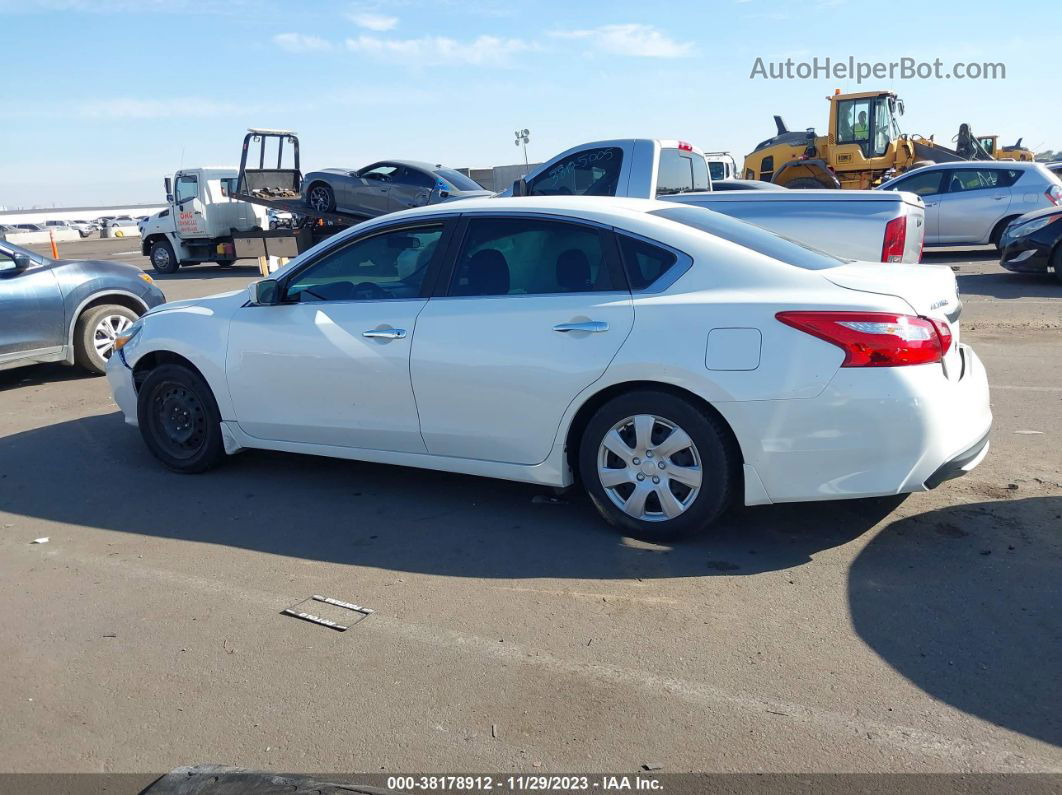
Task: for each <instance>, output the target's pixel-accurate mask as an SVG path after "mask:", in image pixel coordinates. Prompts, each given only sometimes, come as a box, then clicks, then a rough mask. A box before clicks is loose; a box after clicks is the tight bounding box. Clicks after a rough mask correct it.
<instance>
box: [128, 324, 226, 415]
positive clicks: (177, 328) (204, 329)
mask: <svg viewBox="0 0 1062 795" xmlns="http://www.w3.org/2000/svg"><path fill="white" fill-rule="evenodd" d="M189 316H195V322H194V323H189V322H188V320H189ZM230 317H231V312H226V313H217V312H215V311H214V310H213V308H211V307H207V306H202V305H196V304H192V305H190V306H182V307H178V308H173V309H169V308H165V309H164V310H163V311H157V312H153V313H151V314H150V315H148V317H147V320H146V322H145V326H144V332H143V333H142V334H141V335H139V336H140V339H134V342H133V343H132V344H130V345H127V346H126V347H125V348H124V349H123V353H124V354H125V361H126V364H127V365H128V366H129V367H130V369H133V370H135V369H136V366H137V364H138V363H139V362H140V361H141V360H142V359H144V357H145V356H148V355H149V354H152V353H167V354H176V355H178V356H180V357H181V358H183V359H187V360H188V361H189V362H191V364H192V365H193V366H194V367H195V368H196V369H197V370H198V371H199V373H200V375H202V376H203V379H204V380H205V381H206V382H207V384H208V385H209V386H210V389H211V391H212V392H213V393H214V399H215V400H216V401H217V404H218V411H219V412H220V414H221V419H223V420H234V419H235V414H234V412H233V409H232V401H231V400H230V398H229V389H228V381H227V380H226V376H225V355H226V352H227V350H228V328H229V318H230Z"/></svg>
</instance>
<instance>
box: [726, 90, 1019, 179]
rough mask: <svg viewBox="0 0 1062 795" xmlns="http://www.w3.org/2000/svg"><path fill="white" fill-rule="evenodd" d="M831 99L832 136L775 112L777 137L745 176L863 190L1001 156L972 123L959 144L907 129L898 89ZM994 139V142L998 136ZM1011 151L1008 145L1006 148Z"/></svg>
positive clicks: (759, 150) (748, 160)
mask: <svg viewBox="0 0 1062 795" xmlns="http://www.w3.org/2000/svg"><path fill="white" fill-rule="evenodd" d="M827 99H828V100H829V102H830V126H829V133H828V134H827V135H816V133H815V129H814V128H808V129H807V130H805V131H802V132H801V131H798V130H789V129H788V128H787V127H786V125H785V122H784V121H782V117H781V116H775V117H774V123H775V125H776V126H777V128H778V133H777V135H775V136H773V137H772V138H768V139H767V140H766V141H762V142H761V143H760V144H759V145H757V146H756V148H755V149H754V150H753V151H752V152H751V153H750V154H748V155H746V156H745V163H744V165H743V167H742V177H743V178H744V179H756V180H761V181H763V182H773V183H775V184H778V185H783V186H785V187H788V188H848V189H857V190H858V189H866V188H873V187H874V186H876V185H880V184H881V183H882V182H884V181H885V180H887V179H890V178H892V177H894V176H896V175H897V174H900V173H902V172H904V171H908V170H910V169H912V168H918V167H919V166H924V165H928V164H930V163H945V162H949V161H956V160H993V159H995V158H994V157H993V154H992V153H991V152H990V151H988V149H987V148H986V147H985V145H984V144H983V143H982V139H979V138H977V137H976V136H975V135H974V134H973V133H972V132H971V131H970V127H969V125H968V124H962V125H960V126H959V132H958V135H956V136H955V138H954V139H953V143H954V144H955V147H954V148H949V147H947V146H944V145H943V144H940V143H937V142H936V141H935V140H933V137H932V136H930V137H929V138H923V137H922V136H920V135H907V134H906V133H903V132H901V131H900V127H899V124H898V123H897V118H898V117H899V116H901V115H903V110H904V107H903V100H902V99H900V98H899V97H898V96H897V95H896V94H895V93H894V92H892V91H863V92H859V93H852V94H842V93H841V91H840V89H838V90H837V91H835V92H834V94H833V96H830V97H827ZM990 138H991V139H993V142H994V138H995V136H990ZM1018 143H1019V144H1020V143H1021V141H1020V140H1019V142H1018ZM1010 149H1012V147H1004V151H1007V150H1010ZM1024 151H1028V150H1024ZM1031 154H1032V153H1031V152H1030V155H1031ZM1012 159H1018V158H1012ZM1021 159H1024V158H1021ZM1029 159H1032V158H1031V157H1030V158H1029Z"/></svg>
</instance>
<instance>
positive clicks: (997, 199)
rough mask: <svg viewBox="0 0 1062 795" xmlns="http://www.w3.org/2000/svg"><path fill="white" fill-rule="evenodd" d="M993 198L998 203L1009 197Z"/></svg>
mask: <svg viewBox="0 0 1062 795" xmlns="http://www.w3.org/2000/svg"><path fill="white" fill-rule="evenodd" d="M992 198H993V199H995V200H996V201H997V202H1001V201H1003V200H1004V199H1005V198H1007V197H1006V196H993V197H992Z"/></svg>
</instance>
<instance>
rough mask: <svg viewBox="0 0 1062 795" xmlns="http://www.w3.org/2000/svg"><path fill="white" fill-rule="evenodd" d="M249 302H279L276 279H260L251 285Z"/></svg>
mask: <svg viewBox="0 0 1062 795" xmlns="http://www.w3.org/2000/svg"><path fill="white" fill-rule="evenodd" d="M251 302H252V303H254V304H256V305H258V306H273V305H274V304H279V303H280V284H279V283H278V282H277V280H276V279H262V281H260V282H255V283H254V284H252V285H251Z"/></svg>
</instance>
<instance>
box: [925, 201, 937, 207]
mask: <svg viewBox="0 0 1062 795" xmlns="http://www.w3.org/2000/svg"><path fill="white" fill-rule="evenodd" d="M936 206H937V203H936V202H926V207H936Z"/></svg>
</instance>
